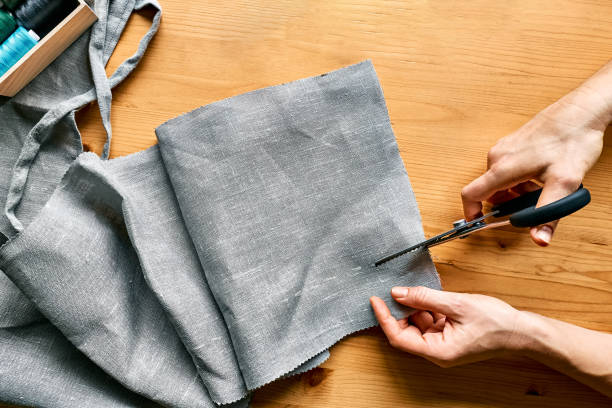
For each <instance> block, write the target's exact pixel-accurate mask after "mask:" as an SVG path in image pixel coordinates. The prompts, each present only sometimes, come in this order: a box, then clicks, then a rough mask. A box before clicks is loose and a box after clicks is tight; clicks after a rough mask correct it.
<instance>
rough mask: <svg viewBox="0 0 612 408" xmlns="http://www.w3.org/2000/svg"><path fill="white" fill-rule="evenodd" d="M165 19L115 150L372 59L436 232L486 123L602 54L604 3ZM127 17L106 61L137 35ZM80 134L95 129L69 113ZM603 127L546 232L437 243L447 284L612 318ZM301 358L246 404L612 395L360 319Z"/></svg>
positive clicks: (524, 111) (476, 169) (593, 402)
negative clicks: (435, 353)
mask: <svg viewBox="0 0 612 408" xmlns="http://www.w3.org/2000/svg"><path fill="white" fill-rule="evenodd" d="M162 6H163V7H164V18H163V22H162V28H161V31H160V33H159V35H158V36H157V38H156V39H155V40H154V41H153V43H152V44H151V48H150V51H149V52H148V53H147V55H146V57H145V59H144V61H143V62H142V64H141V66H140V67H139V68H137V70H136V72H135V75H133V76H132V77H130V78H129V79H128V80H126V82H125V83H124V84H122V85H120V86H119V87H118V88H117V89H116V91H115V94H114V105H113V118H112V124H113V129H114V139H113V144H112V149H111V153H112V156H113V157H117V156H123V155H126V154H129V153H132V152H136V151H138V150H142V149H144V148H146V147H148V146H151V145H153V144H155V143H156V140H155V135H154V133H153V130H154V128H155V127H156V126H158V125H160V124H161V123H163V122H164V121H165V120H167V119H169V118H172V117H175V116H177V115H179V114H181V113H183V112H186V111H189V110H192V109H194V108H196V107H198V106H200V105H204V104H207V103H210V102H213V101H216V100H219V99H223V98H226V97H229V96H232V95H236V94H239V93H242V92H245V91H249V90H253V89H257V88H261V87H264V86H269V85H275V84H279V83H283V82H287V81H291V80H295V79H299V78H302V77H307V76H312V75H316V74H319V73H323V72H327V71H329V70H333V69H337V68H340V67H342V66H345V65H348V64H352V63H355V62H358V61H361V60H364V59H366V58H370V59H372V61H373V63H374V66H375V68H376V70H377V72H378V74H379V77H380V80H381V84H382V86H383V89H384V92H385V96H386V99H387V104H388V108H389V114H390V117H391V121H392V124H393V128H394V131H395V134H396V137H397V140H398V144H399V146H400V151H401V156H402V158H403V160H404V163H405V165H406V168H407V170H408V174H409V175H410V178H411V181H412V185H413V187H414V190H415V193H416V196H417V201H418V203H419V206H420V209H421V213H422V218H423V224H424V228H425V232H426V234H427V235H433V234H435V233H437V232H440V231H442V230H446V229H448V228H449V226H450V223H451V222H452V221H453V220H455V219H458V218H462V212H461V206H460V197H459V191H460V189H461V187H462V186H463V185H465V184H466V183H467V182H469V181H470V180H471V179H473V178H475V177H476V176H477V175H479V174H480V173H481V172H482V171H483V170H484V168H485V164H486V159H485V158H486V152H487V150H488V149H489V147H490V146H491V145H492V144H494V142H495V140H497V139H498V138H500V137H502V136H504V135H505V134H507V133H509V132H511V131H513V130H514V129H516V128H518V127H519V126H521V124H523V123H525V122H526V121H527V120H528V119H529V118H530V117H531V116H533V115H534V114H535V113H537V112H538V111H539V110H541V109H542V108H544V107H545V106H547V105H548V104H550V103H552V102H553V101H555V100H556V99H558V98H559V97H561V96H562V95H564V94H565V93H567V92H568V91H570V90H571V89H573V88H574V87H575V86H577V85H578V84H580V82H581V81H583V80H584V79H585V78H587V77H588V76H590V75H591V74H592V73H594V72H595V71H596V70H597V69H598V68H599V67H600V66H602V65H603V64H604V63H606V62H607V60H608V59H609V58H610V56H612V41H610V38H612V2H610V1H590V0H579V1H576V0H571V1H570V0H564V1H556V0H537V1H529V2H527V1H518V2H490V1H481V0H478V1H466V2H455V1H453V2H429V1H398V0H392V1H383V2H381V1H378V0H361V1H358V0H339V1H333V2H330V1H323V0H312V1H278V0H277V1H268V0H266V1H229V2H228V1H221V0H215V1H207V2H196V1H191V2H187V1H185V0H175V1H162ZM149 17H150V16H149V15H147V14H146V13H145V14H142V15H136V16H134V17H133V18H132V19H131V21H130V24H129V27H128V29H127V31H126V33H125V35H124V37H123V38H122V40H121V42H120V44H119V47H118V49H117V50H116V52H115V55H114V56H113V58H112V59H111V63H110V64H109V72H110V71H112V69H114V67H116V66H117V65H118V64H119V62H120V61H121V60H122V59H124V58H126V57H127V56H128V55H130V54H131V52H133V50H134V49H135V46H136V43H137V41H138V39H139V37H140V36H141V35H142V34H143V33H144V32H145V31H146V28H147V25H148V23H149ZM78 120H79V124H80V126H81V130H82V133H83V136H84V141H85V143H86V145H87V147H88V148H89V149H91V150H94V151H97V152H100V151H101V148H102V144H103V141H104V134H103V131H102V128H101V126H100V123H99V119H98V115H97V112H96V107H95V106H89V107H87V108H85V109H83V110H82V111H81V112H80V113H79V115H78ZM611 175H612V141H611V138H610V136H609V134H608V135H607V136H606V139H605V147H604V152H603V154H602V158H601V160H600V161H599V163H598V164H597V165H596V166H595V168H594V169H593V170H592V172H591V173H590V174H589V175H588V176H587V178H586V179H585V181H584V184H585V185H586V186H587V187H588V188H589V189H590V190H591V192H592V195H593V201H592V203H591V204H590V205H589V206H588V207H587V208H586V209H584V210H582V211H581V212H580V213H578V214H575V215H573V216H571V217H568V218H567V219H565V220H563V222H562V223H561V224H560V227H559V229H558V231H557V232H556V234H555V239H554V243H553V245H551V246H550V247H549V248H545V249H542V248H538V247H536V246H535V245H533V244H532V243H531V242H530V240H529V238H528V236H527V235H526V234H524V233H523V232H518V231H516V230H514V229H512V228H507V229H504V230H503V231H498V232H493V231H491V232H485V233H482V234H480V235H479V236H476V235H475V236H473V237H470V238H469V239H466V240H461V241H453V242H451V243H449V244H447V245H443V246H439V247H436V248H434V249H433V251H432V253H433V257H434V260H435V261H436V265H437V268H438V271H439V272H440V275H441V278H442V281H443V284H444V287H445V289H446V290H452V291H464V292H477V293H484V294H489V295H494V296H497V297H500V298H501V299H504V300H506V301H508V302H510V303H511V304H512V305H514V306H515V307H518V308H521V309H525V310H531V311H534V312H538V313H542V314H545V315H547V316H551V317H554V318H558V319H563V320H565V321H568V322H571V323H575V324H579V325H582V326H585V327H589V328H593V329H598V330H605V331H610V332H612V266H611V265H610V264H611V262H610V261H611V260H612V232H611V230H612V220H611V219H610V216H611V214H612V189H611V188H610V185H611ZM331 353H332V357H331V358H330V360H329V361H327V362H326V363H324V364H323V366H322V367H321V368H318V369H316V370H314V371H311V372H309V373H306V374H303V375H301V376H297V377H295V378H290V379H286V380H282V381H278V382H275V383H273V384H270V385H268V386H266V387H264V388H262V389H261V390H258V391H257V392H256V393H255V396H254V404H253V405H254V406H255V407H259V408H262V407H270V408H272V407H323V406H324V407H344V406H354V407H370V406H381V407H398V406H405V407H433V406H437V407H448V406H452V407H482V406H500V407H516V406H525V407H600V406H606V405H608V406H609V405H610V401H609V400H606V399H605V398H604V397H602V396H601V395H599V394H597V393H596V392H594V391H591V390H590V389H588V388H586V387H584V386H582V385H580V384H578V383H577V382H575V381H573V380H571V379H569V378H567V377H565V376H563V375H561V374H558V373H556V372H553V371H552V370H549V369H548V368H546V367H544V366H542V365H540V364H538V363H535V362H533V361H530V360H528V359H524V358H517V357H509V358H507V359H496V360H492V361H487V362H482V363H477V364H472V365H469V366H465V367H458V368H452V369H441V368H438V367H436V366H434V365H433V364H431V363H429V362H427V361H425V360H423V359H420V358H417V357H413V356H409V355H405V354H402V353H399V352H397V351H394V350H393V349H391V348H390V347H389V346H388V345H387V343H386V340H385V339H384V337H383V336H382V334H381V333H380V331H379V330H378V329H370V330H367V331H365V332H363V333H360V334H357V335H353V336H351V337H349V338H347V339H345V340H343V341H342V342H340V343H339V344H338V345H336V346H334V347H333V348H332V350H331Z"/></svg>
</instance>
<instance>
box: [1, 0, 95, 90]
mask: <svg viewBox="0 0 612 408" xmlns="http://www.w3.org/2000/svg"><path fill="white" fill-rule="evenodd" d="M96 20H97V17H96V15H95V14H94V12H93V11H92V10H91V9H90V8H89V6H88V5H87V4H85V3H84V2H83V0H79V4H78V5H77V7H76V8H75V9H74V10H73V11H72V13H70V14H69V15H68V16H67V17H66V18H65V19H64V20H63V21H62V22H61V23H59V24H58V25H57V26H56V27H55V28H54V29H53V30H52V31H51V32H50V33H49V34H47V35H46V36H45V37H43V38H42V39H41V40H40V41H39V42H38V44H36V45H35V46H34V48H32V49H31V50H30V51H29V52H28V53H27V54H26V55H24V56H23V57H22V58H21V59H20V60H19V61H18V62H17V63H16V64H15V65H14V66H13V67H11V69H9V70H8V71H7V72H6V73H5V74H4V75H2V77H0V95H4V96H14V95H15V94H16V93H17V92H19V91H20V90H21V88H23V87H24V86H26V85H27V84H28V83H29V82H30V81H31V80H32V79H34V78H35V77H36V75H38V74H39V73H40V72H41V71H42V70H43V69H45V68H46V67H47V65H49V64H50V63H52V62H53V60H55V59H56V58H57V57H58V56H59V55H60V54H61V53H62V52H64V50H65V49H66V48H68V47H69V46H70V44H72V43H73V42H74V41H75V40H76V39H77V38H79V36H80V35H81V34H83V33H84V32H85V30H87V29H88V28H89V27H90V26H91V25H92V24H93V23H94V22H95V21H96Z"/></svg>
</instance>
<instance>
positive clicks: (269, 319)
mask: <svg viewBox="0 0 612 408" xmlns="http://www.w3.org/2000/svg"><path fill="white" fill-rule="evenodd" d="M156 133H157V136H158V140H159V143H160V150H161V153H162V157H163V159H164V164H165V166H166V169H167V171H168V174H169V177H170V180H171V182H172V185H173V187H174V191H175V192H176V197H177V200H178V202H179V205H180V208H181V211H182V214H183V217H184V219H185V224H186V225H187V229H188V230H189V233H190V235H191V238H192V240H193V242H194V245H195V248H196V250H197V252H198V256H199V258H200V261H201V263H202V266H203V268H204V271H205V273H206V278H207V280H208V283H209V285H210V288H211V290H212V292H213V294H214V296H215V299H216V300H217V303H218V304H219V307H220V308H221V311H222V313H223V317H224V319H225V323H226V324H227V327H228V330H229V332H230V335H231V339H232V342H233V345H234V349H235V351H236V356H237V357H238V362H239V364H240V368H241V370H242V374H243V377H244V379H245V382H246V384H247V387H248V388H249V389H254V388H257V387H260V386H262V385H264V384H266V383H268V382H270V381H272V380H274V379H276V378H278V377H279V376H281V375H283V374H285V373H287V372H289V371H290V370H292V369H293V368H295V367H297V366H298V365H299V364H301V363H302V362H303V361H305V360H307V359H309V358H310V357H312V356H313V355H315V354H317V353H319V352H321V351H322V350H325V349H327V348H328V347H330V346H331V345H332V344H334V343H335V342H337V341H338V340H339V339H341V338H342V337H344V336H346V335H347V334H350V333H352V332H355V331H358V330H361V329H364V328H366V327H370V326H372V325H374V324H376V320H375V318H374V316H373V313H372V311H371V310H370V306H369V303H368V298H369V297H370V296H372V295H377V296H380V297H382V298H383V299H385V300H387V301H389V304H390V305H391V307H393V308H394V312H395V313H396V314H401V313H402V310H400V309H399V308H398V307H397V303H395V302H393V301H391V299H390V296H389V289H390V288H391V286H393V285H400V284H401V285H416V284H421V285H427V286H430V287H435V288H439V287H440V286H439V285H440V283H439V279H438V276H437V273H436V271H435V269H434V267H433V263H432V262H431V259H430V258H429V253H428V252H427V251H420V252H417V253H413V254H410V255H407V256H403V257H400V258H398V259H396V260H394V261H393V262H389V263H387V264H385V265H384V266H382V267H379V268H374V267H373V266H372V263H373V262H374V260H375V259H376V258H377V257H379V256H380V255H381V254H384V253H389V252H392V251H394V250H397V249H398V248H402V247H406V246H408V245H411V244H413V243H416V242H417V241H419V240H422V239H423V238H424V237H423V230H422V227H421V220H420V216H419V211H418V208H417V205H416V201H415V198H414V195H413V193H412V190H411V187H410V183H409V180H408V176H407V174H406V171H405V169H404V165H403V162H402V160H401V158H400V156H399V151H398V148H397V144H396V142H395V137H394V135H393V131H392V130H391V125H390V123H389V118H388V115H387V109H386V106H385V102H384V98H383V94H382V90H381V88H380V85H379V83H378V80H377V77H376V73H375V71H374V68H373V67H372V64H371V63H370V62H369V61H366V62H364V63H361V64H357V65H354V66H351V67H348V68H344V69H341V70H338V71H334V72H331V73H329V74H325V75H321V76H317V77H313V78H307V79H303V80H300V81H295V82H292V83H289V84H285V85H280V86H275V87H270V88H265V89H261V90H257V91H254V92H249V93H247V94H244V95H239V96H235V97H233V98H229V99H226V100H223V101H220V102H216V103H213V104H210V105H207V106H204V107H202V108H200V109H197V110H195V111H192V112H190V113H188V114H185V115H183V116H180V117H178V118H176V119H173V120H170V121H169V122H167V123H165V124H163V125H162V126H160V127H159V128H158V129H157V130H156Z"/></svg>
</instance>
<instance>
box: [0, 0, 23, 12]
mask: <svg viewBox="0 0 612 408" xmlns="http://www.w3.org/2000/svg"><path fill="white" fill-rule="evenodd" d="M2 3H4V5H5V6H6V7H8V8H9V9H11V10H15V9H16V8H17V7H19V5H20V4H21V3H23V0H2Z"/></svg>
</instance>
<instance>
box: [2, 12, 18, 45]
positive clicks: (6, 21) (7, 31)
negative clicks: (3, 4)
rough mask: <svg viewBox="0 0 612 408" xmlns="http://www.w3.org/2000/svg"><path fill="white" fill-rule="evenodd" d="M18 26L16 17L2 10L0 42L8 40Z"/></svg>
mask: <svg viewBox="0 0 612 408" xmlns="http://www.w3.org/2000/svg"><path fill="white" fill-rule="evenodd" d="M16 28H17V22H16V21H15V18H14V17H13V16H12V15H11V13H9V12H8V11H5V10H0V42H2V41H4V40H6V39H7V38H8V37H9V35H11V34H12V33H13V31H15V29H16Z"/></svg>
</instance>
